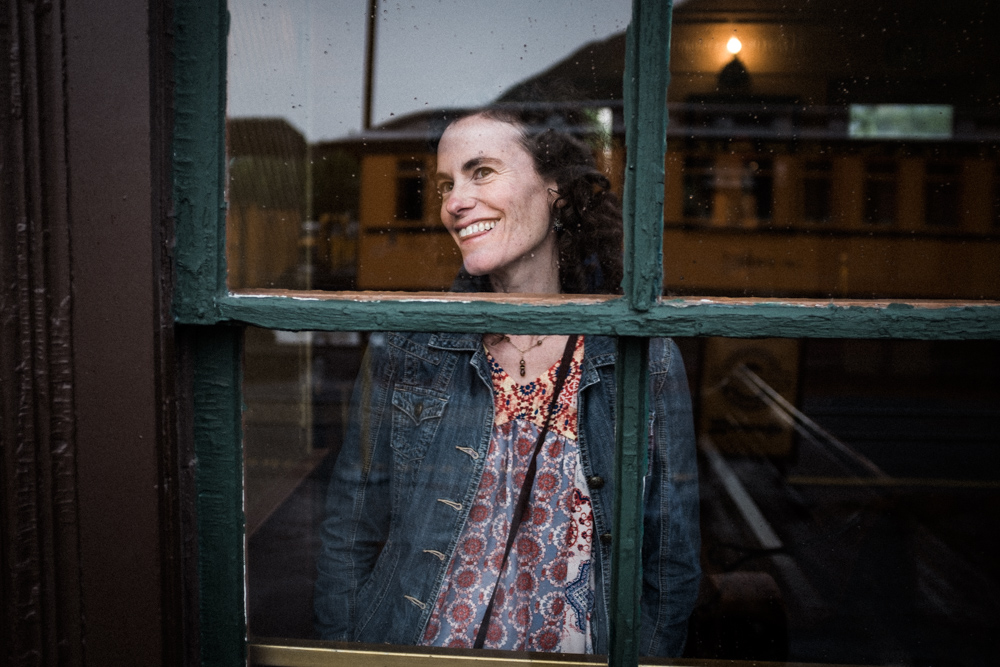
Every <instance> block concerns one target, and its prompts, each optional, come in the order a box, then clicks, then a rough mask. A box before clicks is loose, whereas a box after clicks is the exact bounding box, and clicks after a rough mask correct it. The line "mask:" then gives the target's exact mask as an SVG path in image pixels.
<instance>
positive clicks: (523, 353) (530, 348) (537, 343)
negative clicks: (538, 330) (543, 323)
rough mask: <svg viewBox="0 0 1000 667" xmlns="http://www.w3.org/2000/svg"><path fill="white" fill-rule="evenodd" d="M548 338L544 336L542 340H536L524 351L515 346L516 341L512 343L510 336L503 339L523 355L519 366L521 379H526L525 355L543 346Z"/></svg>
mask: <svg viewBox="0 0 1000 667" xmlns="http://www.w3.org/2000/svg"><path fill="white" fill-rule="evenodd" d="M546 338H548V336H542V337H541V338H539V339H538V340H536V341H535V342H534V343H532V344H531V345H529V346H528V347H526V348H524V349H523V350H522V349H521V348H519V347H518V346H517V345H514V341H512V340H511V339H510V336H504V337H503V339H504V340H505V341H507V342H508V343H510V346H511V347H512V348H514V349H515V350H517V351H518V352H520V353H521V363H520V365H519V366H518V369H519V370H520V371H521V377H524V355H525V354H527V353H528V352H530V351H531V350H533V349H535V348H536V347H538V346H539V345H541V344H542V341H543V340H545V339H546Z"/></svg>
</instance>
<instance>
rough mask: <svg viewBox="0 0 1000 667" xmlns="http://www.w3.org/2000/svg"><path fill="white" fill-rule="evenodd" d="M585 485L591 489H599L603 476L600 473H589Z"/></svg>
mask: <svg viewBox="0 0 1000 667" xmlns="http://www.w3.org/2000/svg"><path fill="white" fill-rule="evenodd" d="M587 486H589V487H590V488H592V489H600V488H603V487H604V478H603V477H601V476H600V475H591V476H590V477H588V478H587Z"/></svg>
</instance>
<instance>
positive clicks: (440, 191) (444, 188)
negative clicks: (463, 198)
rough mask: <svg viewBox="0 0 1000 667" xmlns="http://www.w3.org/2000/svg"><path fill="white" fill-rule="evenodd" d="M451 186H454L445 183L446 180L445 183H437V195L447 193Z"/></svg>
mask: <svg viewBox="0 0 1000 667" xmlns="http://www.w3.org/2000/svg"><path fill="white" fill-rule="evenodd" d="M452 187H454V186H453V185H452V184H451V183H447V182H446V183H438V188H437V190H438V194H439V195H443V194H447V193H449V192H451V189H452Z"/></svg>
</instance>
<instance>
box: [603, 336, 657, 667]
mask: <svg viewBox="0 0 1000 667" xmlns="http://www.w3.org/2000/svg"><path fill="white" fill-rule="evenodd" d="M615 373H616V380H617V382H616V387H617V397H616V406H617V407H616V410H615V499H614V503H615V505H614V522H613V525H614V526H615V529H614V532H613V533H612V536H611V550H612V557H611V563H612V571H611V614H612V621H611V628H610V655H609V665H610V666H611V667H624V666H626V665H636V664H638V660H639V635H640V629H641V625H642V619H641V613H640V609H639V601H640V598H641V595H642V516H643V508H642V479H643V476H644V474H645V471H646V465H647V461H646V459H647V448H646V446H645V445H646V443H647V439H648V430H647V425H648V423H649V417H648V415H649V398H648V397H649V339H648V338H635V337H630V336H629V337H626V336H622V337H620V338H619V339H618V357H617V363H616V366H615Z"/></svg>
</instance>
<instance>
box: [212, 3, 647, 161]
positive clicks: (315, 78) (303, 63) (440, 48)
mask: <svg viewBox="0 0 1000 667" xmlns="http://www.w3.org/2000/svg"><path fill="white" fill-rule="evenodd" d="M366 7H367V2H366V1H365V0H263V1H262V0H230V2H229V11H230V14H231V16H232V23H231V27H230V34H229V115H230V116H233V117H240V116H282V117H285V118H287V119H288V121H289V122H291V123H292V125H294V126H295V127H296V128H298V129H299V131H301V132H302V133H303V134H304V135H305V136H306V138H307V139H308V140H309V141H318V140H323V139H332V138H336V137H342V136H345V135H347V134H350V133H354V132H358V131H359V130H360V129H361V115H362V112H361V106H362V99H363V86H364V45H365V29H366V21H365V10H366ZM630 13H631V3H630V2H629V1H628V0H544V1H542V0H408V1H406V2H394V1H386V0H381V1H380V3H379V20H378V27H377V29H376V60H375V86H374V90H375V95H374V122H375V123H376V124H377V123H380V122H382V121H385V120H388V119H389V118H391V117H392V116H393V115H396V116H399V115H402V114H406V113H410V112H413V111H418V110H420V109H425V108H440V107H452V106H472V105H477V104H484V103H486V102H488V101H490V100H492V99H494V98H496V97H497V96H498V95H499V94H500V93H501V92H503V91H504V90H506V89H507V88H509V87H510V86H511V85H513V84H515V83H517V82H519V81H521V80H523V79H525V78H527V77H529V76H531V75H533V74H536V73H538V72H540V71H542V70H544V69H546V68H547V67H549V66H550V65H552V64H553V63H555V62H557V61H559V60H561V59H562V58H564V57H565V56H567V55H569V54H570V53H572V52H573V51H575V50H576V49H577V48H579V47H580V46H581V45H583V44H585V43H587V42H591V41H594V40H600V39H604V38H605V37H607V36H609V35H611V34H613V33H616V32H620V31H622V30H624V29H625V28H626V27H627V25H628V21H629V16H630Z"/></svg>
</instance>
